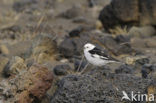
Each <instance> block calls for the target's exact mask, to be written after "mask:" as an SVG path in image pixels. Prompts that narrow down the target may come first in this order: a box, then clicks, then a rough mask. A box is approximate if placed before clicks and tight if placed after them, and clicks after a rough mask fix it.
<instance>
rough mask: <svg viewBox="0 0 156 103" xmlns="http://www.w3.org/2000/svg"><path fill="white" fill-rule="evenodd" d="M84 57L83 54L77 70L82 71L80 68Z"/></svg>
mask: <svg viewBox="0 0 156 103" xmlns="http://www.w3.org/2000/svg"><path fill="white" fill-rule="evenodd" d="M83 59H84V55H83V56H82V59H81V62H80V64H79V67H78V69H77V72H79V71H80V68H81V65H82V62H83Z"/></svg>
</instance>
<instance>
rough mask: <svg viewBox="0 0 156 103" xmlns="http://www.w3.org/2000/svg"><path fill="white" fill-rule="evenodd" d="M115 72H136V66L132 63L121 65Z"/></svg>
mask: <svg viewBox="0 0 156 103" xmlns="http://www.w3.org/2000/svg"><path fill="white" fill-rule="evenodd" d="M115 73H117V74H120V73H125V74H131V73H134V67H132V66H130V65H126V64H124V65H121V66H120V67H119V68H117V69H116V70H115Z"/></svg>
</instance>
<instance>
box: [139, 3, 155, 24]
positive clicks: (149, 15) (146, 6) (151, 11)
mask: <svg viewBox="0 0 156 103" xmlns="http://www.w3.org/2000/svg"><path fill="white" fill-rule="evenodd" d="M155 3H156V1H155V0H148V1H147V0H140V3H139V5H140V8H141V10H140V11H141V13H140V24H141V25H156V7H155Z"/></svg>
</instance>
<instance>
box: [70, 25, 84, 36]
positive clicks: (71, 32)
mask: <svg viewBox="0 0 156 103" xmlns="http://www.w3.org/2000/svg"><path fill="white" fill-rule="evenodd" d="M82 31H83V28H82V27H78V28H76V29H73V30H72V31H70V32H69V36H70V37H79V36H80V33H81V32H82Z"/></svg>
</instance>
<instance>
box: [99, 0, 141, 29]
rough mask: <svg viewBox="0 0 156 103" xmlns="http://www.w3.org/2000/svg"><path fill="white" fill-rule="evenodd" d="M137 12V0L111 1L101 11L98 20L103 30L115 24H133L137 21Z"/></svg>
mask: <svg viewBox="0 0 156 103" xmlns="http://www.w3.org/2000/svg"><path fill="white" fill-rule="evenodd" d="M138 11H139V7H138V0H113V1H112V2H111V3H110V5H108V6H106V7H104V9H103V10H102V11H101V13H100V16H99V19H100V20H101V21H102V23H103V25H104V27H105V28H109V27H113V26H115V25H117V24H121V25H122V24H127V23H135V22H138V20H139V18H138V17H139V13H138Z"/></svg>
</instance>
